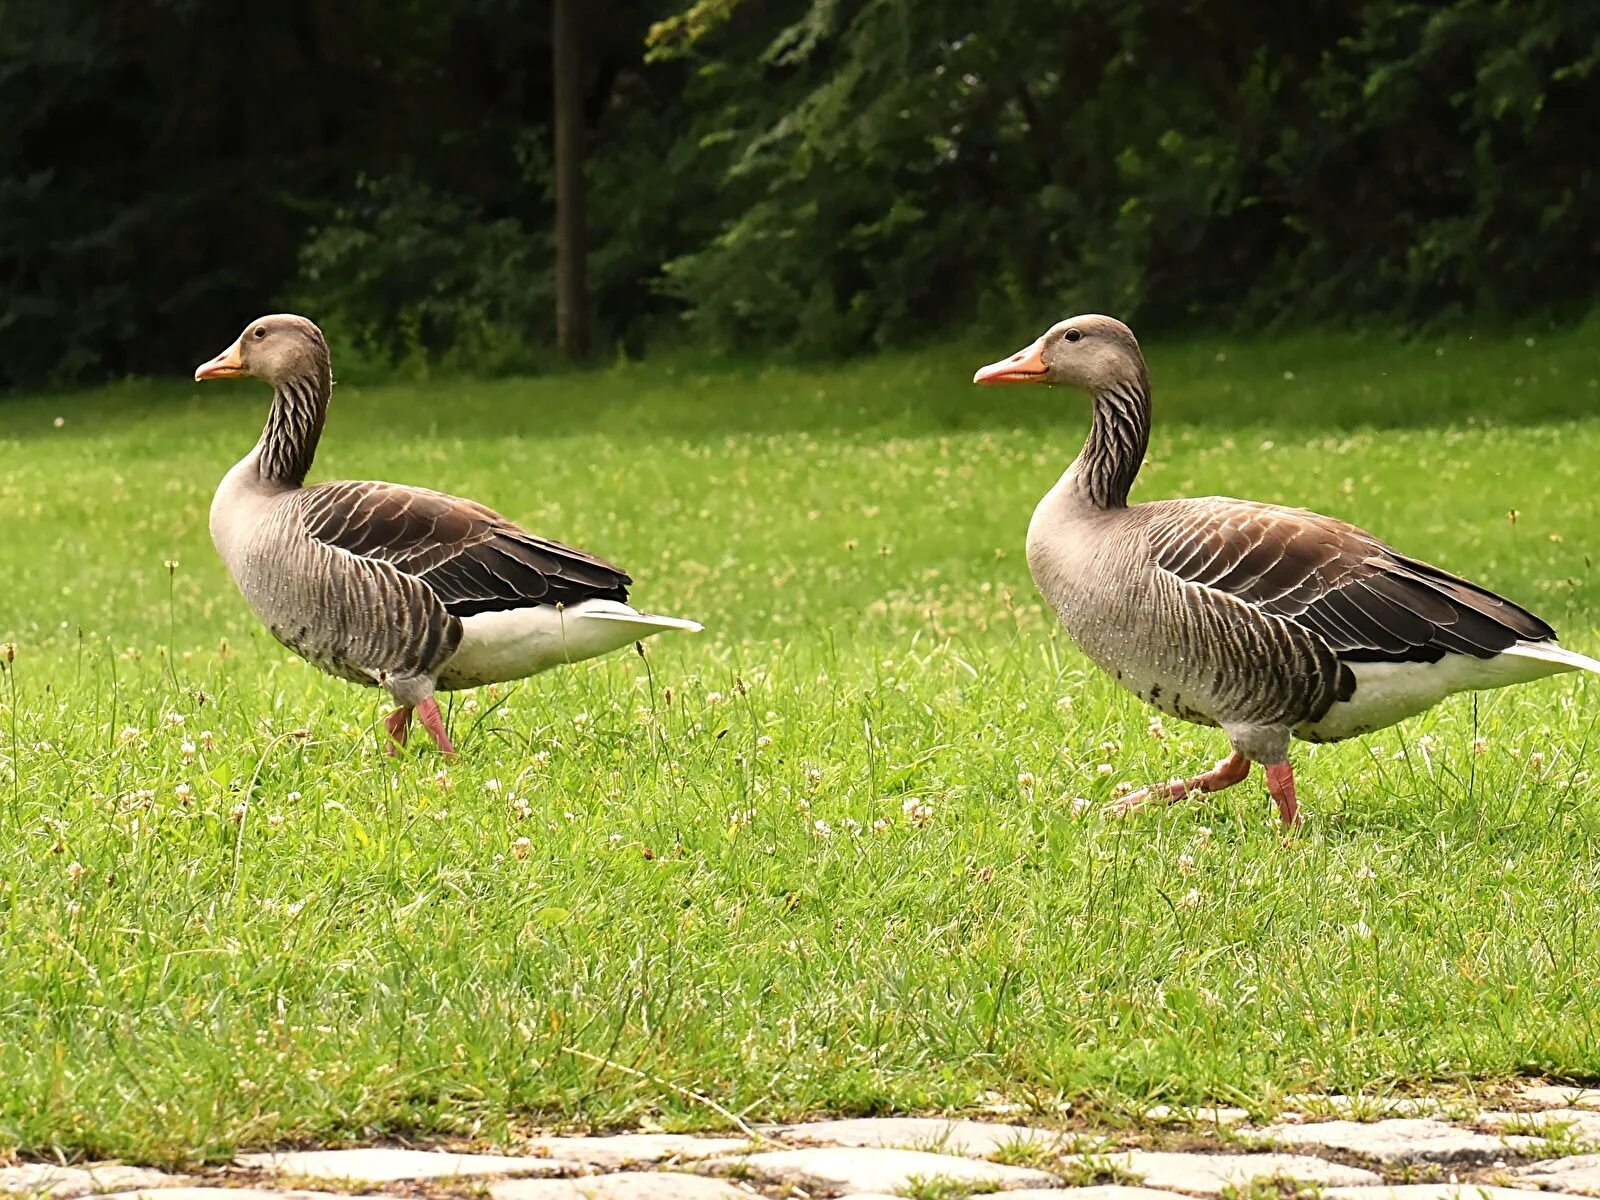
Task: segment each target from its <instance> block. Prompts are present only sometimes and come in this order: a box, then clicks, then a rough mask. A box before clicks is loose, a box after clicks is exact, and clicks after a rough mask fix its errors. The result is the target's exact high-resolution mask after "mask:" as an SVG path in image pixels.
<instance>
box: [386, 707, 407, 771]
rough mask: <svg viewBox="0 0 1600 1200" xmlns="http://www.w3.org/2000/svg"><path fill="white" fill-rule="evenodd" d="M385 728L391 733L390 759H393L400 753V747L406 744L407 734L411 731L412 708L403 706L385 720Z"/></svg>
mask: <svg viewBox="0 0 1600 1200" xmlns="http://www.w3.org/2000/svg"><path fill="white" fill-rule="evenodd" d="M383 727H384V728H385V729H387V730H388V731H389V757H390V758H393V757H394V756H395V755H397V754H399V753H400V747H401V746H404V745H405V744H406V734H407V733H409V732H410V731H411V706H410V705H407V704H402V705H401V706H400V707H399V708H397V709H395V710H394V711H393V712H392V713H390V714H389V715H388V716H387V717H385V718H384V719H383Z"/></svg>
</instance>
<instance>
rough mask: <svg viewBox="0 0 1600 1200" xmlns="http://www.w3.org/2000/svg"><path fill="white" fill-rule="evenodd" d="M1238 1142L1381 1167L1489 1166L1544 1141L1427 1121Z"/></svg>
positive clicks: (1328, 1125) (1255, 1132) (1271, 1134)
mask: <svg viewBox="0 0 1600 1200" xmlns="http://www.w3.org/2000/svg"><path fill="white" fill-rule="evenodd" d="M1240 1136H1241V1137H1244V1138H1249V1139H1257V1140H1262V1141H1270V1142H1273V1143H1276V1144H1277V1145H1281V1146H1312V1147H1317V1148H1320V1149H1323V1150H1344V1151H1347V1152H1348V1153H1351V1154H1360V1155H1363V1156H1365V1157H1367V1158H1372V1159H1376V1160H1377V1161H1379V1162H1385V1163H1395V1162H1436V1163H1491V1162H1494V1161H1496V1160H1498V1159H1502V1158H1504V1157H1505V1156H1506V1153H1507V1151H1512V1150H1525V1149H1531V1148H1534V1147H1537V1146H1541V1145H1543V1144H1544V1142H1543V1139H1541V1138H1535V1137H1524V1136H1519V1135H1516V1134H1496V1133H1474V1132H1473V1131H1472V1130H1470V1129H1460V1128H1458V1127H1457V1126H1454V1125H1447V1124H1445V1123H1444V1122H1443V1121H1435V1120H1433V1119H1432V1118H1430V1117H1394V1118H1388V1119H1385V1120H1382V1121H1372V1122H1362V1121H1315V1122H1310V1123H1308V1124H1305V1125H1268V1126H1266V1127H1265V1128H1262V1129H1252V1130H1241V1131H1240Z"/></svg>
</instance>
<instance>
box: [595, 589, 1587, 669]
mask: <svg viewBox="0 0 1600 1200" xmlns="http://www.w3.org/2000/svg"><path fill="white" fill-rule="evenodd" d="M574 615H580V616H582V617H583V619H584V620H586V621H616V622H618V623H619V624H624V625H636V626H639V627H640V628H643V629H651V630H656V629H681V630H683V631H684V632H685V633H699V632H700V631H701V630H703V629H704V628H705V626H704V625H702V624H700V622H699V621H691V620H689V619H688V618H687V617H666V616H662V615H661V614H660V613H647V612H640V611H639V610H638V609H636V608H634V607H633V606H632V605H628V604H623V603H621V602H620V601H617V600H590V601H588V602H587V603H585V604H584V605H583V606H582V607H581V608H580V609H578V610H576V612H575V614H574ZM1595 666H1596V669H1600V663H1596V664H1595Z"/></svg>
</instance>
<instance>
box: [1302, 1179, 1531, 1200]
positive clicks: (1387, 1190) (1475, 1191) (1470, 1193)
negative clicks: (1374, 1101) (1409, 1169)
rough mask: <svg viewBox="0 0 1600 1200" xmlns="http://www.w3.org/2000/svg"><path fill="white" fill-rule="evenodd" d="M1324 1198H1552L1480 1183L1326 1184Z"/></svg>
mask: <svg viewBox="0 0 1600 1200" xmlns="http://www.w3.org/2000/svg"><path fill="white" fill-rule="evenodd" d="M1322 1195H1323V1200H1551V1197H1550V1193H1549V1192H1539V1191H1534V1190H1533V1189H1532V1188H1508V1187H1490V1186H1489V1185H1488V1184H1483V1183H1401V1184H1384V1185H1383V1186H1382V1187H1344V1188H1329V1189H1328V1190H1327V1191H1325V1192H1323V1193H1322Z"/></svg>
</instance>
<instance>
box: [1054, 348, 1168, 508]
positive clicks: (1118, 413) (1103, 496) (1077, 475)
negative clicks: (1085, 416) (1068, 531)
mask: <svg viewBox="0 0 1600 1200" xmlns="http://www.w3.org/2000/svg"><path fill="white" fill-rule="evenodd" d="M1149 444H1150V382H1149V380H1148V379H1147V378H1145V377H1144V376H1143V373H1142V372H1141V375H1140V378H1138V379H1135V380H1127V381H1124V382H1120V383H1117V384H1113V385H1111V386H1109V387H1106V388H1103V389H1101V390H1100V391H1098V392H1096V393H1095V395H1094V421H1093V424H1092V425H1091V426H1090V428H1089V437H1088V439H1087V440H1086V441H1085V442H1084V444H1083V449H1082V450H1081V451H1079V453H1078V457H1077V458H1076V459H1074V460H1073V463H1072V466H1071V467H1069V468H1068V470H1067V477H1068V478H1069V479H1071V480H1072V482H1073V485H1074V488H1075V490H1076V491H1077V492H1078V493H1079V494H1080V496H1081V497H1082V498H1083V499H1084V500H1085V501H1087V502H1088V504H1089V505H1090V506H1092V507H1094V508H1099V509H1112V508H1126V507H1127V504H1128V492H1129V491H1130V490H1131V489H1132V487H1133V481H1134V478H1135V477H1136V476H1137V475H1138V474H1139V468H1140V466H1141V465H1143V463H1144V454H1145V450H1146V448H1147V447H1148V446H1149Z"/></svg>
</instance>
